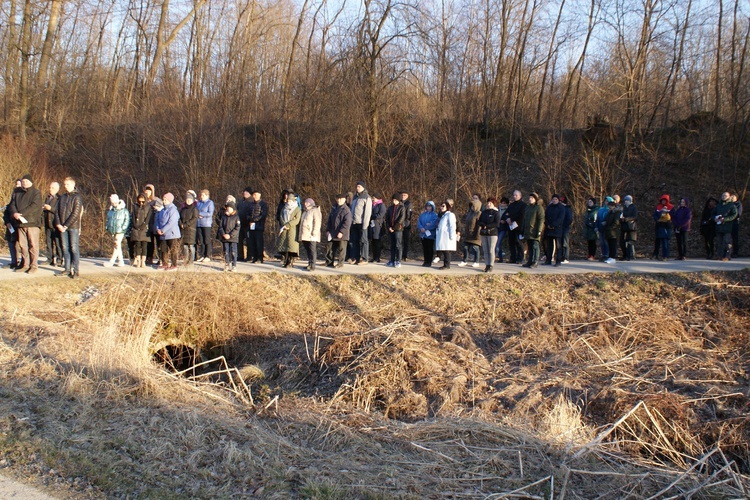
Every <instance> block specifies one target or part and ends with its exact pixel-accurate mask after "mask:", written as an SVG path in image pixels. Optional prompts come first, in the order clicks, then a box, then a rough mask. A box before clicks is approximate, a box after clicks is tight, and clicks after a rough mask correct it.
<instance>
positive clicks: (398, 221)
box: [385, 203, 406, 233]
mask: <svg viewBox="0 0 750 500" xmlns="http://www.w3.org/2000/svg"><path fill="white" fill-rule="evenodd" d="M405 223H406V209H405V208H404V206H403V205H402V204H401V203H399V204H398V205H391V206H390V207H388V210H386V212H385V227H386V228H388V232H389V233H390V232H391V229H392V230H393V231H394V232H399V231H403V230H404V224H405Z"/></svg>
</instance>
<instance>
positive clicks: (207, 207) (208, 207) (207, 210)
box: [195, 199, 216, 227]
mask: <svg viewBox="0 0 750 500" xmlns="http://www.w3.org/2000/svg"><path fill="white" fill-rule="evenodd" d="M195 206H196V207H197V208H198V226H197V227H211V226H212V225H213V222H214V211H215V209H216V207H215V206H214V202H213V201H212V200H210V199H209V200H206V201H200V200H199V201H197V202H196V203H195Z"/></svg>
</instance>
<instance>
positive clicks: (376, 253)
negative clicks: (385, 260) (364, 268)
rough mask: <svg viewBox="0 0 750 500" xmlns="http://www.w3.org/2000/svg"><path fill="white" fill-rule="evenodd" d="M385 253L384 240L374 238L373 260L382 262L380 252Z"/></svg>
mask: <svg viewBox="0 0 750 500" xmlns="http://www.w3.org/2000/svg"><path fill="white" fill-rule="evenodd" d="M381 253H383V240H381V239H377V240H372V260H373V262H380V254H381Z"/></svg>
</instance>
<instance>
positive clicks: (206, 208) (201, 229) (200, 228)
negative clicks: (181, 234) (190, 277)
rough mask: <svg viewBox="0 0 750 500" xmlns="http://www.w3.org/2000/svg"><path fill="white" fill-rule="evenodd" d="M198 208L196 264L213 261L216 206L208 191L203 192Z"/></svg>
mask: <svg viewBox="0 0 750 500" xmlns="http://www.w3.org/2000/svg"><path fill="white" fill-rule="evenodd" d="M196 206H197V208H198V224H197V233H196V236H197V238H196V239H197V248H196V256H195V261H196V262H209V261H210V260H211V226H213V221H214V212H215V209H216V207H215V205H214V202H213V200H211V193H210V192H209V191H208V189H203V190H201V193H200V200H199V201H198V203H197V204H196Z"/></svg>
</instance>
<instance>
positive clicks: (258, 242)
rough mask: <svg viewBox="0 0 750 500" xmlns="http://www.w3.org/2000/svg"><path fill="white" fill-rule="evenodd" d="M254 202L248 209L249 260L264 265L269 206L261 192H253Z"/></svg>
mask: <svg viewBox="0 0 750 500" xmlns="http://www.w3.org/2000/svg"><path fill="white" fill-rule="evenodd" d="M252 195H253V201H252V203H251V204H250V206H249V207H248V209H247V217H246V219H247V230H248V240H249V241H250V244H249V248H248V258H249V259H250V262H251V263H253V264H255V263H256V262H259V263H260V264H263V256H264V255H265V243H264V241H263V231H264V230H265V228H266V218H267V217H268V204H267V203H266V202H265V200H262V199H261V194H260V191H258V190H257V189H256V190H254V191H253V193H252Z"/></svg>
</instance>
